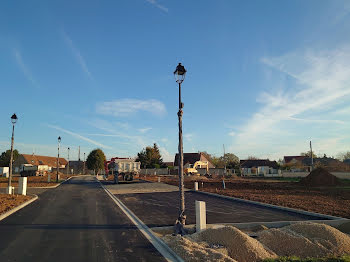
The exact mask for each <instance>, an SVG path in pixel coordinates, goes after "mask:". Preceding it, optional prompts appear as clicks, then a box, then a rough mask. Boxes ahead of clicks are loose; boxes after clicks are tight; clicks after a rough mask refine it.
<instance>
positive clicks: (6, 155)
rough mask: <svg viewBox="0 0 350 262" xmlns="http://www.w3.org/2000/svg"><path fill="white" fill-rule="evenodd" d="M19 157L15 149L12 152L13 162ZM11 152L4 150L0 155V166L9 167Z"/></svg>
mask: <svg viewBox="0 0 350 262" xmlns="http://www.w3.org/2000/svg"><path fill="white" fill-rule="evenodd" d="M18 156H19V153H18V151H17V149H15V150H13V161H15V160H16V159H17V158H18ZM10 159H11V150H6V151H5V152H2V154H1V155H0V166H10Z"/></svg>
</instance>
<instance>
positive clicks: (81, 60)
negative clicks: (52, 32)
mask: <svg viewBox="0 0 350 262" xmlns="http://www.w3.org/2000/svg"><path fill="white" fill-rule="evenodd" d="M62 35H63V39H64V41H65V42H66V44H67V45H68V47H69V48H70V49H71V51H72V53H73V55H74V57H75V59H76V60H77V62H78V64H79V65H80V67H81V69H82V70H83V71H84V72H85V73H86V74H87V76H88V77H89V78H90V79H93V77H92V74H91V72H90V70H89V68H88V66H87V64H86V62H85V59H84V57H83V56H82V55H81V53H80V51H79V49H78V48H76V47H75V46H74V44H73V41H72V39H71V38H70V37H69V36H68V34H67V33H66V32H65V31H64V30H62Z"/></svg>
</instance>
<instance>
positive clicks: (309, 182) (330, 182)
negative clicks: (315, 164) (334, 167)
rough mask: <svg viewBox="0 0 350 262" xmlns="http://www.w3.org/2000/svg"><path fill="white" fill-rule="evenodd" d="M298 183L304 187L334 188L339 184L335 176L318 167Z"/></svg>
mask: <svg viewBox="0 0 350 262" xmlns="http://www.w3.org/2000/svg"><path fill="white" fill-rule="evenodd" d="M299 183H300V184H302V185H305V186H336V185H338V184H339V183H340V182H339V179H338V178H337V177H336V176H333V175H332V174H331V173H329V172H328V171H327V170H326V169H324V168H321V167H319V168H316V169H314V170H313V171H311V172H310V174H309V175H308V176H307V177H304V178H303V179H302V180H300V182H299Z"/></svg>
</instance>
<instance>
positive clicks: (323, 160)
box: [302, 157, 340, 166]
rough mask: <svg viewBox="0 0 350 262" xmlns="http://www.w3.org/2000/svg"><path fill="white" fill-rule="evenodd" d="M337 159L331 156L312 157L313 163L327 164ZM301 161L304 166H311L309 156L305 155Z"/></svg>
mask: <svg viewBox="0 0 350 262" xmlns="http://www.w3.org/2000/svg"><path fill="white" fill-rule="evenodd" d="M337 161H339V160H337V159H334V158H331V157H321V158H314V159H313V163H314V164H315V163H316V162H320V163H322V164H323V165H328V164H329V163H331V162H337ZM339 162H340V161H339ZM302 163H303V164H304V165H306V166H311V157H306V158H305V159H303V161H302Z"/></svg>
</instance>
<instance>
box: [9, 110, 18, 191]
mask: <svg viewBox="0 0 350 262" xmlns="http://www.w3.org/2000/svg"><path fill="white" fill-rule="evenodd" d="M17 120H18V118H17V116H16V114H13V115H12V116H11V122H12V136H11V156H10V168H9V169H10V170H9V171H10V174H9V182H8V193H9V194H12V193H13V192H12V186H11V180H12V166H13V142H14V136H15V124H16V123H17Z"/></svg>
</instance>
